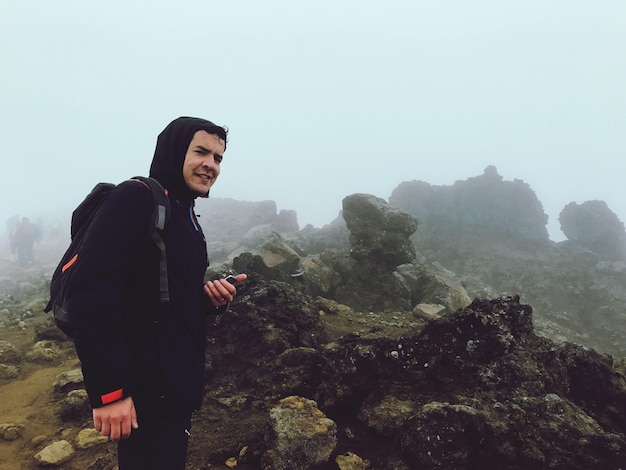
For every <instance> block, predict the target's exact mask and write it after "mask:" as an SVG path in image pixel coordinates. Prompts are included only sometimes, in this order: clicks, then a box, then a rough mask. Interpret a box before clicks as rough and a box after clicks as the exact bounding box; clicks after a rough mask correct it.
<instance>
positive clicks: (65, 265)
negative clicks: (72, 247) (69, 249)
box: [61, 253, 78, 273]
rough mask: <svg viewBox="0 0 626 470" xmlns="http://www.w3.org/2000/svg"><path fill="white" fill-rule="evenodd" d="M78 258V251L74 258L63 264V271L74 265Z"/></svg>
mask: <svg viewBox="0 0 626 470" xmlns="http://www.w3.org/2000/svg"><path fill="white" fill-rule="evenodd" d="M77 259H78V253H76V254H75V255H74V256H72V259H71V260H69V261H68V262H67V263H65V264H64V265H63V267H62V268H61V272H62V273H64V272H65V271H66V270H67V269H68V268H69V267H70V266H72V265H73V264H74V263H75V262H76V260H77Z"/></svg>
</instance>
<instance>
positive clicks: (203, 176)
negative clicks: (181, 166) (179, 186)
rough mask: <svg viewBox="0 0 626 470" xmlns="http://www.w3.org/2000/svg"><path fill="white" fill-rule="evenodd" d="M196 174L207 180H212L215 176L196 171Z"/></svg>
mask: <svg viewBox="0 0 626 470" xmlns="http://www.w3.org/2000/svg"><path fill="white" fill-rule="evenodd" d="M196 176H197V177H199V178H200V179H203V180H206V181H211V180H212V179H213V178H211V176H209V175H205V174H202V173H196Z"/></svg>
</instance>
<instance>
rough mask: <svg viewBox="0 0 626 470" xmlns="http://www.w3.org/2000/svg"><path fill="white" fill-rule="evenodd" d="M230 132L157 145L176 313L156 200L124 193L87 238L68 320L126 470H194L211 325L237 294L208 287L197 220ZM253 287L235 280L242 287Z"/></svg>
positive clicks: (203, 132)
mask: <svg viewBox="0 0 626 470" xmlns="http://www.w3.org/2000/svg"><path fill="white" fill-rule="evenodd" d="M226 141H227V130H226V129H225V128H222V127H220V126H217V125H215V124H213V123H212V122H210V121H206V120H204V119H199V118H190V117H181V118H178V119H175V120H174V121H172V122H171V123H170V124H169V125H168V126H167V127H166V128H165V129H164V130H163V132H161V134H160V135H159V137H158V140H157V145H156V150H155V153H154V158H153V160H152V165H151V167H150V176H151V177H153V178H155V179H156V180H157V181H159V183H161V185H162V186H163V188H165V190H166V192H167V194H168V198H169V201H170V208H171V209H170V213H169V215H168V218H167V221H166V225H165V230H164V237H163V238H164V241H165V247H166V252H167V277H166V279H167V281H168V282H169V298H170V301H169V306H168V307H167V308H164V307H163V306H162V303H161V302H160V300H159V292H160V289H159V288H160V285H159V284H160V279H161V277H160V264H159V261H160V256H159V249H158V248H157V246H156V245H155V242H154V241H153V240H152V239H151V237H150V235H149V231H148V230H147V228H148V227H149V226H150V219H151V217H152V214H153V209H154V200H153V196H152V193H151V191H150V190H149V189H148V188H147V185H145V184H144V183H143V182H141V181H139V180H128V181H125V182H123V183H121V184H119V185H117V186H116V187H115V188H114V189H113V190H112V192H111V193H110V194H109V195H108V196H107V199H106V200H105V201H104V203H103V205H102V207H101V209H100V211H99V212H98V213H97V216H96V217H95V219H94V221H93V223H92V224H91V225H90V226H89V229H88V232H87V233H86V234H85V237H84V242H83V245H82V247H81V251H80V253H79V256H78V257H77V258H76V259H75V260H73V261H72V263H73V265H72V267H71V269H72V270H75V271H74V273H73V275H72V277H71V278H69V279H71V280H70V281H68V282H70V285H69V287H68V293H67V312H68V315H69V317H70V319H71V322H72V327H73V328H74V334H73V335H74V342H75V346H76V351H77V353H78V356H79V358H80V360H81V364H82V370H83V375H84V379H85V387H86V389H87V393H88V394H89V399H90V402H91V405H92V407H93V420H94V426H95V428H96V430H98V431H99V432H100V433H102V434H103V435H104V436H107V437H109V438H110V439H111V440H113V441H119V442H118V460H119V469H120V470H129V469H132V470H138V469H151V470H153V469H168V470H176V469H181V470H182V469H184V468H185V460H186V453H187V443H188V438H189V436H190V432H189V430H190V424H191V414H192V412H193V411H194V410H196V409H198V408H199V407H200V404H201V401H202V395H203V393H202V392H203V377H204V359H205V358H204V355H205V341H206V315H207V314H211V313H220V312H223V311H225V310H226V308H227V306H228V304H229V303H230V302H231V301H232V300H233V297H234V296H235V294H236V293H237V291H236V288H235V286H234V284H233V283H231V282H234V281H235V280H233V281H231V282H228V281H227V280H226V279H219V280H215V281H208V282H206V283H204V275H205V272H206V269H207V267H208V257H207V252H206V243H205V239H204V235H203V233H202V230H201V228H200V225H199V224H198V221H197V220H196V215H195V212H194V205H195V198H197V197H207V196H208V193H209V189H210V188H211V187H212V186H213V184H214V183H215V180H216V179H217V177H218V176H219V174H220V163H221V162H222V158H223V154H224V151H225V150H226ZM245 278H246V275H245V274H239V275H238V276H236V281H242V280H244V279H245Z"/></svg>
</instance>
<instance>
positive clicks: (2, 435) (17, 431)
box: [0, 423, 24, 441]
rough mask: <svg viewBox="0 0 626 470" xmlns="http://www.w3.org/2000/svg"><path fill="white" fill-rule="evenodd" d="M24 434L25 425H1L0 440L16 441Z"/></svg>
mask: <svg viewBox="0 0 626 470" xmlns="http://www.w3.org/2000/svg"><path fill="white" fill-rule="evenodd" d="M23 434H24V425H23V424H20V423H0V439H2V440H3V441H15V440H16V439H19V438H20V437H22V435H23Z"/></svg>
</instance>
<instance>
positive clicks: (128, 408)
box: [93, 397, 139, 442]
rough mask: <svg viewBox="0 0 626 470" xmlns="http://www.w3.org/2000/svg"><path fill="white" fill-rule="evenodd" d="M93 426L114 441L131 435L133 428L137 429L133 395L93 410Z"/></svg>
mask: <svg viewBox="0 0 626 470" xmlns="http://www.w3.org/2000/svg"><path fill="white" fill-rule="evenodd" d="M93 426H94V428H96V431H98V432H99V433H100V434H102V435H103V436H106V437H108V438H109V439H111V440H112V441H115V442H117V441H119V440H120V439H126V438H127V437H128V436H130V432H131V430H132V429H137V428H138V427H139V424H138V423H137V413H136V412H135V403H134V402H133V399H132V398H131V397H128V398H124V399H123V400H119V401H116V402H113V403H110V404H108V405H104V406H103V407H100V408H95V409H94V410H93Z"/></svg>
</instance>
